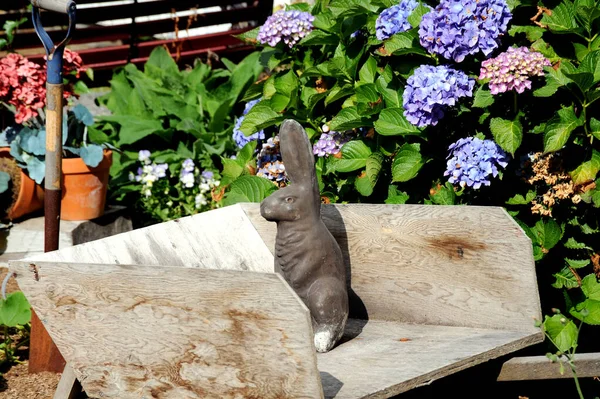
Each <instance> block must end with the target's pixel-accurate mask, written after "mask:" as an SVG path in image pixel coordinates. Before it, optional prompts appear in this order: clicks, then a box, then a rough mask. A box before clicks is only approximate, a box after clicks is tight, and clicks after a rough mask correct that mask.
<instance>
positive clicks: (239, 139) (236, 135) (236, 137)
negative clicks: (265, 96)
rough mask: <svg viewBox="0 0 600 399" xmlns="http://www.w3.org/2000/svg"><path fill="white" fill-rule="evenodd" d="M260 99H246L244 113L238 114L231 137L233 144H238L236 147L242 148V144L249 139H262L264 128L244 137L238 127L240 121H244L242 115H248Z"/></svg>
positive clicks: (240, 125)
mask: <svg viewBox="0 0 600 399" xmlns="http://www.w3.org/2000/svg"><path fill="white" fill-rule="evenodd" d="M260 100H261V99H260V98H259V99H257V100H252V101H248V103H247V104H246V107H245V108H244V113H243V114H242V116H240V117H239V118H238V120H237V121H235V126H234V127H233V136H232V137H233V141H235V144H236V145H237V146H238V148H244V146H245V145H246V144H248V143H249V142H251V141H254V140H264V138H265V132H264V130H261V131H260V132H257V133H254V134H252V135H250V136H248V137H246V135H244V133H242V131H241V130H240V128H241V127H242V122H244V117H245V116H246V115H248V112H250V110H251V109H252V107H254V106H255V105H256V104H258V103H259V102H260Z"/></svg>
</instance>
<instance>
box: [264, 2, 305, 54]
mask: <svg viewBox="0 0 600 399" xmlns="http://www.w3.org/2000/svg"><path fill="white" fill-rule="evenodd" d="M314 20H315V17H313V16H312V15H311V14H310V13H308V12H303V11H297V10H291V11H283V10H281V11H277V12H276V13H275V14H273V15H271V16H270V17H269V18H267V21H266V22H265V24H264V25H263V26H261V27H260V30H259V32H258V36H257V37H256V39H257V40H258V42H259V43H261V44H268V45H269V46H271V47H275V46H276V45H277V43H279V42H280V41H283V42H284V43H285V44H287V45H288V47H289V48H292V47H294V45H295V44H296V43H298V42H299V41H300V40H302V38H304V37H306V35H308V34H309V33H310V31H312V29H313V24H312V23H313V21H314Z"/></svg>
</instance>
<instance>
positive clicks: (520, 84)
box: [479, 47, 552, 94]
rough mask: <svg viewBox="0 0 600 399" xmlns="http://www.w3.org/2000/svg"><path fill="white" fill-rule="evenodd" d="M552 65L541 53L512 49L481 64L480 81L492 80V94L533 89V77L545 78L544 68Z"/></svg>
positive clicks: (522, 48) (520, 48) (523, 48)
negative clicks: (531, 78)
mask: <svg viewBox="0 0 600 399" xmlns="http://www.w3.org/2000/svg"><path fill="white" fill-rule="evenodd" d="M550 65H552V64H551V63H550V61H549V60H548V59H547V58H546V57H544V56H543V55H542V54H541V53H538V52H535V51H529V49H528V48H527V47H519V48H515V47H510V48H509V49H508V50H507V51H505V52H504V53H502V54H500V55H499V56H498V57H496V58H490V59H489V60H485V61H483V62H482V63H481V72H480V75H479V79H490V91H491V92H492V94H498V93H504V92H506V91H510V90H515V91H516V92H517V93H523V92H524V91H525V89H531V80H529V79H528V78H529V77H532V76H544V67H545V66H550Z"/></svg>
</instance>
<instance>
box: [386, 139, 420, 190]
mask: <svg viewBox="0 0 600 399" xmlns="http://www.w3.org/2000/svg"><path fill="white" fill-rule="evenodd" d="M423 165H424V161H423V157H422V156H421V145H420V144H417V143H415V144H404V145H403V146H402V147H400V150H399V151H398V153H397V154H396V157H395V158H394V161H393V162H392V182H406V181H409V180H411V179H413V178H415V177H416V176H417V174H418V173H419V170H421V167H422V166H423Z"/></svg>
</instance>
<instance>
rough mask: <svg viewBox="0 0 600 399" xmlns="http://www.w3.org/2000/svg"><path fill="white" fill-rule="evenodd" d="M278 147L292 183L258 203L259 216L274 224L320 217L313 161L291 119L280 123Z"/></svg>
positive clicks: (298, 127) (307, 144)
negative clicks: (259, 204)
mask: <svg viewBox="0 0 600 399" xmlns="http://www.w3.org/2000/svg"><path fill="white" fill-rule="evenodd" d="M279 147H280V149H281V157H282V159H283V164H284V165H285V171H286V173H287V176H288V178H289V180H290V182H291V184H290V185H289V186H287V187H285V188H282V189H280V190H278V191H276V192H275V193H273V194H271V195H270V196H269V197H268V198H266V199H265V200H264V201H263V202H262V203H261V206H260V213H261V215H262V216H263V217H264V218H265V219H267V220H269V221H274V222H278V221H294V220H298V219H312V218H314V217H320V216H321V200H320V195H319V184H318V181H317V174H316V172H315V158H314V155H313V151H312V146H311V144H310V141H309V140H308V136H307V135H306V132H305V131H304V129H303V128H302V126H301V125H300V124H299V123H298V122H296V121H294V120H291V119H288V120H286V121H285V122H283V124H282V125H281V129H280V130H279Z"/></svg>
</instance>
